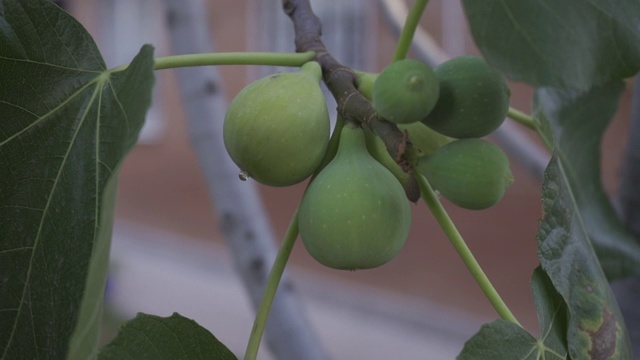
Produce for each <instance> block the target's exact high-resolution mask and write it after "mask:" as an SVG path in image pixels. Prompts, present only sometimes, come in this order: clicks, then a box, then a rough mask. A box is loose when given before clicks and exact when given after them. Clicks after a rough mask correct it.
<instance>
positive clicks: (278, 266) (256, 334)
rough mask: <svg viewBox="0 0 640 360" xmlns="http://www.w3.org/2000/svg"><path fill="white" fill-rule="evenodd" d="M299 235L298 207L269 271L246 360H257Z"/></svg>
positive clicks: (245, 356) (245, 355)
mask: <svg viewBox="0 0 640 360" xmlns="http://www.w3.org/2000/svg"><path fill="white" fill-rule="evenodd" d="M297 237H298V209H296V211H295V212H294V213H293V216H292V217H291V222H290V223H289V227H288V228H287V232H286V233H285V235H284V239H283V240H282V245H280V250H278V255H276V259H275V261H274V262H273V266H272V267H271V272H269V278H268V279H267V284H266V286H265V288H264V293H263V295H262V300H261V301H260V306H259V307H258V312H257V313H256V317H255V319H254V321H253V328H252V329H251V336H250V337H249V343H248V344H247V351H246V352H245V354H244V360H255V359H256V358H257V356H258V349H259V348H260V341H261V340H262V334H263V333H264V328H265V326H266V324H267V318H268V316H269V311H270V310H271V305H272V304H273V299H274V298H275V296H276V291H277V290H278V285H279V284H280V279H281V278H282V274H283V273H284V268H285V266H286V265H287V261H288V260H289V255H291V250H293V245H294V244H295V242H296V238H297Z"/></svg>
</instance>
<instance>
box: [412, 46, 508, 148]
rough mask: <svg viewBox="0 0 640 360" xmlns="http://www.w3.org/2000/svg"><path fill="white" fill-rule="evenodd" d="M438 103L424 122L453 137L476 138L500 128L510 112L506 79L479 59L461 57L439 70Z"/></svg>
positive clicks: (437, 68) (446, 62)
mask: <svg viewBox="0 0 640 360" xmlns="http://www.w3.org/2000/svg"><path fill="white" fill-rule="evenodd" d="M435 74H436V77H437V78H438V80H439V81H440V97H439V98H438V102H437V104H436V106H435V108H434V109H433V111H431V113H429V115H428V116H427V117H425V118H424V119H423V120H422V122H424V123H425V124H426V125H427V126H429V127H430V128H432V129H434V130H435V131H437V132H439V133H441V134H443V135H446V136H450V137H453V138H457V139H461V138H474V137H482V136H485V135H488V134H490V133H491V132H493V131H494V130H495V129H497V128H498V127H499V126H500V125H501V124H502V122H503V121H504V119H505V117H506V116H507V111H508V110H509V97H510V95H511V91H510V90H509V87H508V85H507V83H506V81H505V79H504V76H503V75H502V74H501V73H500V72H499V71H497V70H496V69H493V68H491V67H490V66H489V65H488V64H487V63H486V62H485V61H484V60H483V59H482V58H479V57H477V56H459V57H455V58H453V59H451V60H448V61H445V62H444V63H442V64H440V65H439V66H438V67H436V69H435Z"/></svg>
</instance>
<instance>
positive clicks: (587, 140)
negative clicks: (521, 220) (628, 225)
mask: <svg viewBox="0 0 640 360" xmlns="http://www.w3.org/2000/svg"><path fill="white" fill-rule="evenodd" d="M621 90H622V86H621V83H619V82H615V83H612V84H608V85H606V86H603V87H600V88H596V89H594V90H592V91H590V92H588V93H586V94H576V93H574V92H571V91H558V90H550V89H540V90H538V93H537V97H536V100H537V101H536V104H537V107H538V109H539V111H540V112H539V113H538V118H539V120H540V121H541V124H540V126H541V128H543V129H545V131H543V134H544V135H543V138H544V139H546V141H547V142H550V143H552V144H553V149H554V151H553V157H552V159H551V163H550V164H549V167H548V168H547V171H546V174H545V181H544V184H543V206H544V207H543V211H544V217H543V218H542V221H541V224H540V229H539V232H538V253H539V256H540V263H541V265H542V268H543V269H544V270H545V271H546V272H547V274H549V277H550V278H551V281H552V282H553V284H554V286H555V288H556V289H557V290H558V292H559V293H560V294H561V295H562V297H563V298H564V300H565V302H566V303H567V306H568V309H569V315H570V317H569V325H568V335H567V336H568V342H569V353H570V354H571V357H572V358H573V359H590V358H602V359H609V358H616V359H627V358H630V356H631V355H630V351H631V350H630V344H629V338H628V335H627V333H626V329H625V325H624V322H623V320H622V317H621V315H620V310H619V309H618V305H617V303H616V301H615V299H614V297H613V293H612V291H611V288H610V287H609V284H608V282H607V279H606V277H605V272H604V271H603V268H602V267H601V264H602V265H603V266H605V269H606V270H607V274H608V275H609V277H611V278H616V277H620V276H624V275H628V274H629V273H631V272H636V273H637V271H638V266H639V265H640V262H638V254H640V253H639V252H638V245H637V244H635V243H634V242H633V239H632V238H631V237H630V236H629V235H628V234H627V233H626V232H625V231H624V230H623V228H622V226H621V225H620V223H619V222H618V221H617V220H615V216H614V214H613V211H612V209H611V208H610V205H609V204H608V201H607V198H606V196H605V195H604V192H603V191H602V188H601V186H600V182H599V165H598V160H599V157H598V149H599V143H600V137H601V135H602V132H603V131H604V128H605V126H606V124H607V123H608V120H609V118H610V117H611V115H612V112H613V111H614V110H615V105H616V102H617V98H618V97H619V95H620V92H621ZM585 119H587V120H585ZM605 235H606V236H605ZM596 254H598V255H599V256H600V260H601V261H599V260H598V257H597V256H596Z"/></svg>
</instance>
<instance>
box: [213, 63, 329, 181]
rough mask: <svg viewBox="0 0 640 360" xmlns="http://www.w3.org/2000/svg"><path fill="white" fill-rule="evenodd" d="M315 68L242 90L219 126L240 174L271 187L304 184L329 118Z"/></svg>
mask: <svg viewBox="0 0 640 360" xmlns="http://www.w3.org/2000/svg"><path fill="white" fill-rule="evenodd" d="M320 78H321V70H320V66H319V65H318V63H316V62H309V63H307V64H305V65H304V66H303V67H302V68H301V69H300V71H298V72H296V73H278V74H273V75H270V76H267V77H265V78H262V79H260V80H257V81H254V82H253V83H251V84H249V85H248V86H246V87H245V88H244V89H242V91H240V92H239V93H238V95H237V96H236V97H235V98H234V99H233V101H232V102H231V104H230V105H229V108H228V109H227V114H226V116H225V121H224V128H223V133H224V144H225V147H226V148H227V152H228V153H229V156H231V159H233V161H234V162H235V163H236V165H238V167H240V169H241V170H242V171H243V173H246V174H247V175H248V176H249V177H252V178H253V179H255V180H256V181H258V182H260V183H263V184H266V185H271V186H288V185H293V184H296V183H299V182H301V181H302V180H304V179H305V178H307V177H308V176H309V175H311V173H312V172H313V171H314V170H315V169H316V167H317V166H318V165H319V164H320V161H321V160H322V157H323V155H324V152H325V150H326V148H327V144H328V142H329V130H330V129H329V127H330V124H329V112H328V110H327V106H326V103H325V100H324V95H323V94H322V90H321V89H320V86H319V81H320Z"/></svg>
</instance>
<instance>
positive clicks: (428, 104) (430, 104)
mask: <svg viewBox="0 0 640 360" xmlns="http://www.w3.org/2000/svg"><path fill="white" fill-rule="evenodd" d="M439 92H440V87H439V85H438V79H437V78H436V76H435V74H434V72H433V70H431V68H430V67H429V66H428V65H426V64H424V63H422V62H420V61H417V60H412V59H403V60H398V61H394V62H393V63H391V64H390V65H389V66H387V67H386V68H385V69H384V70H382V72H381V73H380V75H379V76H378V78H377V79H376V81H375V84H374V85H373V94H372V97H371V100H372V104H373V107H374V108H375V109H376V111H377V112H378V114H379V115H380V116H382V117H383V118H385V119H387V120H389V121H391V122H394V123H398V124H408V123H412V122H416V121H420V120H422V119H424V118H425V117H426V116H427V115H428V114H429V113H430V112H431V110H432V109H433V108H434V106H435V105H436V101H437V100H438V93H439Z"/></svg>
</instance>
